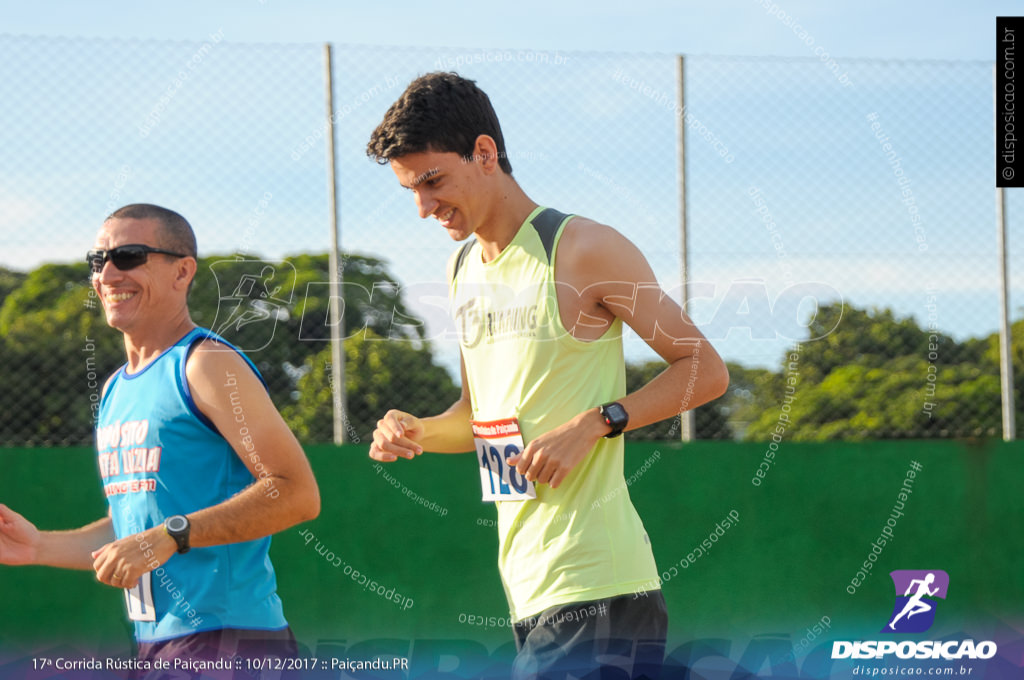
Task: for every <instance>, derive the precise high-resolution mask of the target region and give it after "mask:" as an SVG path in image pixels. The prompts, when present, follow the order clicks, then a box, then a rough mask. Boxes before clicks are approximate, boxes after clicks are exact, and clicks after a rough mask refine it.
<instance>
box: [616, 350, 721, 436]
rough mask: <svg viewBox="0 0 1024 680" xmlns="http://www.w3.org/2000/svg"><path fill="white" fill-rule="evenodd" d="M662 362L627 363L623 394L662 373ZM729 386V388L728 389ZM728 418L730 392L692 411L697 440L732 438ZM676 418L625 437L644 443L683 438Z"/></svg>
mask: <svg viewBox="0 0 1024 680" xmlns="http://www.w3.org/2000/svg"><path fill="white" fill-rule="evenodd" d="M665 368H666V364H665V362H664V361H660V360H655V361H647V362H644V363H642V364H635V363H627V364H626V393H627V394H628V393H631V392H635V391H636V390H638V389H640V388H641V387H643V386H644V385H646V384H647V383H649V382H650V381H651V380H653V379H654V378H655V377H657V375H658V374H659V373H661V372H662V371H664V370H665ZM731 389H732V387H731V386H730V390H731ZM728 419H729V393H728V392H727V393H726V394H725V395H723V396H722V397H719V398H718V399H716V400H714V401H712V402H710V403H708V404H704V405H703V406H699V407H698V408H697V409H696V410H695V411H694V422H695V424H696V428H697V438H698V439H732V438H733V432H732V427H731V425H730V423H729V422H728ZM679 420H680V419H679V416H675V417H674V418H669V419H668V420H662V421H661V422H658V423H652V424H651V425H648V426H647V427H642V428H640V429H638V430H630V431H629V432H627V433H626V435H625V436H626V437H628V438H629V439H632V440H646V441H670V440H678V439H679V438H680V437H681V436H682V431H681V429H680V427H681V425H680V422H679Z"/></svg>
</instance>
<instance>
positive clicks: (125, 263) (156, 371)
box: [0, 204, 320, 670]
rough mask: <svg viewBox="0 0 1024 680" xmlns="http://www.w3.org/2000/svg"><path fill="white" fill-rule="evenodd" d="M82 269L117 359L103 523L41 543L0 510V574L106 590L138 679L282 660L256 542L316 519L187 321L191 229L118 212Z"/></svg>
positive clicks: (271, 593) (260, 389)
mask: <svg viewBox="0 0 1024 680" xmlns="http://www.w3.org/2000/svg"><path fill="white" fill-rule="evenodd" d="M88 261H89V263H90V265H91V268H92V284H93V287H94V288H95V290H96V293H97V295H98V297H99V299H100V300H101V301H102V303H103V309H104V312H105V313H106V318H107V323H108V324H110V325H111V326H112V327H114V328H116V329H118V330H119V331H121V333H122V334H123V335H124V344H125V351H126V353H127V358H128V361H127V363H126V364H125V365H124V366H122V367H121V369H120V370H118V371H117V372H116V373H115V374H114V375H113V376H111V377H110V379H109V380H108V381H107V383H106V385H105V386H104V390H103V397H102V400H101V402H100V412H99V419H98V422H97V428H96V451H97V456H98V463H99V472H100V475H101V477H102V483H103V491H104V493H105V495H106V498H107V502H108V504H109V508H110V509H109V513H108V516H107V517H105V518H103V519H99V520H97V521H95V522H93V523H92V524H89V525H87V526H84V527H82V528H80V529H76V530H72V531H53V532H41V531H38V530H37V529H36V527H35V526H33V525H32V523H31V522H29V521H28V520H26V519H25V518H24V517H22V516H21V515H19V514H17V513H16V512H14V511H12V510H10V509H9V508H7V507H6V506H3V505H0V563H3V564H37V565H48V566H54V567H63V568H69V569H91V570H93V571H94V572H95V574H96V578H97V579H98V580H99V581H100V582H102V583H105V584H107V585H110V586H113V587H115V588H119V589H122V590H123V591H124V594H125V605H126V609H127V613H128V617H129V619H131V621H132V622H133V625H134V628H135V637H136V639H137V641H138V643H139V662H140V664H141V666H140V669H141V670H146V669H147V665H148V664H151V663H152V662H153V661H154V660H156V659H162V660H167V661H172V662H173V661H174V660H177V662H178V665H179V666H180V665H181V664H180V662H181V660H182V659H188V660H190V661H193V662H197V663H196V664H193V666H191V667H190V668H185V670H189V669H191V670H195V669H202V668H204V666H203V664H204V663H207V662H210V661H216V660H233V657H239V656H242V657H244V656H263V655H267V654H273V655H278V656H285V655H294V654H295V651H296V650H295V639H294V637H293V636H292V633H291V630H290V628H289V627H288V623H287V621H286V620H285V618H284V614H283V611H282V606H281V600H280V598H279V597H278V596H277V592H276V591H277V582H276V578H275V575H274V568H273V566H272V565H271V563H270V559H269V556H268V551H269V548H270V535H271V534H274V533H276V532H279V531H283V530H284V529H287V528H289V527H291V526H293V525H295V524H298V523H300V522H304V521H306V520H310V519H312V518H314V517H316V516H317V514H319V511H320V496H319V491H318V488H317V484H316V480H315V479H314V477H313V473H312V470H311V469H310V466H309V462H308V461H307V460H306V457H305V454H304V453H303V451H302V448H301V447H300V446H299V443H298V441H297V440H296V439H295V437H294V435H293V434H292V433H291V431H290V430H289V429H288V427H287V426H286V425H285V423H284V420H283V419H282V418H281V416H280V414H279V413H278V412H277V409H276V408H275V407H274V405H273V403H272V402H271V400H270V397H269V395H268V393H267V390H266V385H265V384H264V382H263V378H262V377H261V376H260V374H259V372H258V371H257V369H256V367H255V365H254V364H253V363H252V362H251V361H250V360H249V359H248V358H247V357H245V356H244V355H242V354H241V353H240V352H239V351H238V350H237V349H236V348H235V347H233V346H232V345H231V344H230V343H228V342H226V341H225V340H223V339H222V338H220V337H219V336H217V335H216V334H214V333H212V332H211V331H208V330H206V329H202V328H198V327H196V325H195V324H194V323H193V322H192V319H191V317H190V315H189V310H188V306H187V297H188V292H189V290H190V288H191V285H192V279H193V276H194V275H195V272H196V266H197V264H196V242H195V236H194V234H193V232H192V227H191V226H190V225H189V223H188V222H187V221H186V220H185V219H184V218H183V217H182V216H181V215H179V214H177V213H175V212H173V211H171V210H167V209H165V208H161V207H159V206H155V205H148V204H135V205H129V206H125V207H124V208H121V209H119V210H117V211H116V212H114V213H113V214H112V215H111V216H110V217H108V218H107V220H106V221H105V222H104V223H103V226H102V228H101V229H100V232H99V234H98V236H97V239H96V247H95V249H94V250H92V251H90V252H89V255H88ZM206 667H207V668H210V666H206ZM231 667H232V668H233V667H234V664H233V663H232V665H231Z"/></svg>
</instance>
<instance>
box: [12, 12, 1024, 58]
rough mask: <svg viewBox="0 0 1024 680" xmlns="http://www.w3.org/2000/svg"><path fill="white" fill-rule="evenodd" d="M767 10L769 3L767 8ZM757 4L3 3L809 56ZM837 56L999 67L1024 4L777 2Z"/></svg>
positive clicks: (368, 39) (254, 24)
mask: <svg viewBox="0 0 1024 680" xmlns="http://www.w3.org/2000/svg"><path fill="white" fill-rule="evenodd" d="M765 2H767V0H765ZM764 4H765V3H762V2H760V1H759V0H717V1H715V2H692V1H691V2H678V1H677V2H672V1H670V0H635V1H632V2H621V1H618V0H616V1H614V2H610V1H608V0H599V1H596V2H594V1H591V0H586V1H584V0H574V1H571V2H545V1H540V0H522V1H517V2H506V3H467V2H455V1H453V0H436V1H433V2H429V3H425V2H410V1H408V0H403V1H400V2H377V3H372V2H366V3H355V2H326V1H324V0H320V1H311V0H298V1H296V2H285V1H284V0H265V1H261V0H250V1H241V0H227V1H224V2H199V1H197V0H183V1H179V2H173V3H171V2H165V3H155V2H129V1H128V0H122V1H110V0H106V1H99V2H81V1H80V0H36V1H35V2H15V1H14V0H4V1H3V2H2V3H0V8H2V9H0V11H2V20H0V30H2V31H3V32H5V33H14V34H19V33H24V34H29V35H62V36H88V37H120V38H129V37H132V38H157V39H171V40H197V39H202V38H205V36H206V35H207V33H208V31H209V26H210V25H217V26H225V27H226V33H227V34H228V35H229V37H230V39H231V40H236V41H252V42H324V41H333V42H344V43H355V44H368V45H420V46H430V47H512V48H528V49H543V50H554V49H565V50H599V51H614V52H619V51H623V52H684V53H686V54H716V55H733V56H748V55H758V56H762V55H763V56H791V57H795V56H807V50H806V47H805V46H804V45H803V44H802V43H800V42H799V41H797V40H794V39H793V35H792V33H791V32H790V31H789V29H787V28H786V27H785V26H782V25H780V24H778V23H777V22H775V21H773V20H769V19H770V17H767V16H766V14H767V12H766V11H765V9H764ZM774 4H777V5H779V7H780V8H781V9H782V10H783V11H785V12H787V13H788V14H790V15H792V16H794V17H796V18H797V19H799V21H800V22H801V24H802V25H804V26H805V27H806V28H807V29H808V30H809V31H810V32H811V33H812V34H813V35H814V36H815V38H816V40H817V43H818V44H822V45H826V46H827V49H828V50H829V52H830V53H831V54H833V55H834V56H836V57H848V58H849V57H861V58H863V57H873V58H897V59H958V60H959V59H984V60H991V59H992V58H993V52H994V48H993V46H992V36H993V34H994V33H995V22H994V17H995V16H997V15H1013V14H1014V13H1017V12H1019V11H1020V3H1019V2H1011V1H1007V0H1002V1H993V0H987V1H986V0H980V1H972V2H957V3H941V4H936V3H930V2H924V1H923V0H917V1H915V2H899V3H893V2H882V1H881V0H868V1H858V2H851V1H849V0H847V1H844V2H812V1H810V0H790V1H785V0H784V1H782V2H778V3H774Z"/></svg>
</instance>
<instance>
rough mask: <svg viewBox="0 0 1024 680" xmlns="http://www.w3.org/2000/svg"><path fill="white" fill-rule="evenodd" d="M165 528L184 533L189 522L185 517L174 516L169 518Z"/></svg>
mask: <svg viewBox="0 0 1024 680" xmlns="http://www.w3.org/2000/svg"><path fill="white" fill-rule="evenodd" d="M165 526H166V527H167V530H168V531H175V532H178V531H184V530H185V529H186V528H187V527H188V520H187V519H185V517H184V515H174V516H173V517H168V518H167V522H165Z"/></svg>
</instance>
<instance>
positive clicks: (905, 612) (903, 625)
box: [879, 569, 949, 633]
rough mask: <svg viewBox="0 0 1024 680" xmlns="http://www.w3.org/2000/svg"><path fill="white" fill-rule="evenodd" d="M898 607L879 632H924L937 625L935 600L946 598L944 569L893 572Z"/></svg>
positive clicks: (947, 580)
mask: <svg viewBox="0 0 1024 680" xmlns="http://www.w3.org/2000/svg"><path fill="white" fill-rule="evenodd" d="M889 576H891V577H892V583H893V585H894V586H895V588H896V605H895V606H894V607H893V610H892V614H891V615H890V616H889V623H887V624H885V626H884V627H883V628H882V630H880V631H879V632H880V633H923V632H925V631H926V630H928V629H929V628H931V627H932V624H933V623H935V606H936V605H937V604H938V603H937V602H936V601H935V598H941V599H943V600H945V599H946V591H947V590H948V589H949V574H947V573H946V572H944V571H942V570H941V569H925V570H921V569H898V570H896V571H893V572H890V573H889Z"/></svg>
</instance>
